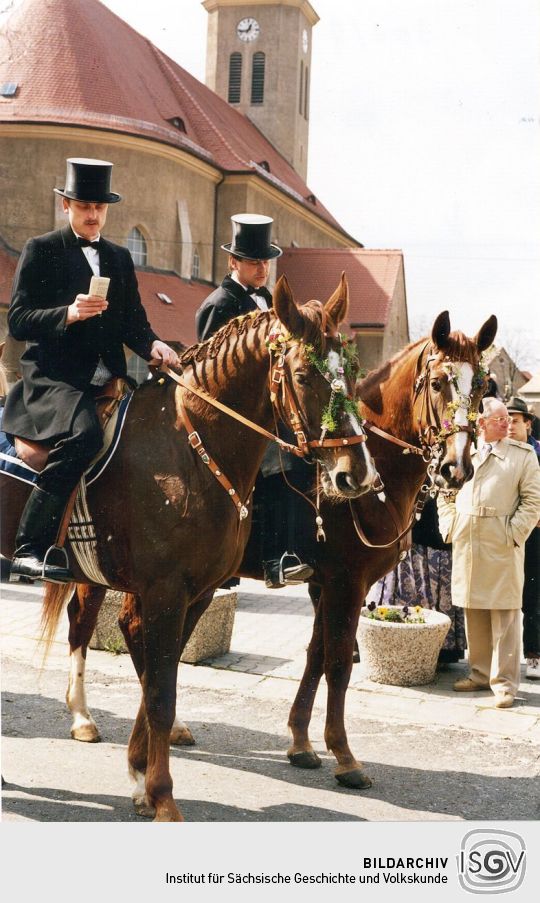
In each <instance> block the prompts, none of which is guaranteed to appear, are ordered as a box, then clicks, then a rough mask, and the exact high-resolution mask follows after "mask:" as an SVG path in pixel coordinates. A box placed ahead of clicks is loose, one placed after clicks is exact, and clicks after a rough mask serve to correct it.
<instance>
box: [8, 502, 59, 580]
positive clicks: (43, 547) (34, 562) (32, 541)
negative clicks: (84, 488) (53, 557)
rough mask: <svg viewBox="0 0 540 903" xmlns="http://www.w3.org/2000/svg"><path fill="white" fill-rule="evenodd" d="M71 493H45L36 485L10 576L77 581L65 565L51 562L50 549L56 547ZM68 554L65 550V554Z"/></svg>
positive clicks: (22, 519)
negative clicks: (67, 494) (49, 559)
mask: <svg viewBox="0 0 540 903" xmlns="http://www.w3.org/2000/svg"><path fill="white" fill-rule="evenodd" d="M68 498H69V496H66V495H65V494H62V495H58V494H56V493H52V492H45V490H43V489H39V487H37V486H35V487H34V489H33V490H32V493H31V495H30V498H29V499H28V501H27V503H26V505H25V507H24V510H23V513H22V516H21V520H20V523H19V529H18V531H17V536H16V539H15V544H16V549H15V555H14V556H13V562H12V564H11V576H10V579H11V580H14V578H15V581H16V580H17V579H18V578H19V577H26V578H28V579H30V580H50V581H51V582H52V583H71V582H72V581H74V580H75V578H74V576H73V574H72V573H71V571H70V570H69V568H68V567H67V558H66V559H65V564H64V565H58V564H53V563H52V562H51V563H49V561H48V558H47V556H48V552H49V551H50V549H51V546H54V545H55V543H56V539H57V536H58V532H59V530H60V525H61V523H62V519H63V517H64V512H65V510H66V505H67V502H68ZM64 554H65V553H64Z"/></svg>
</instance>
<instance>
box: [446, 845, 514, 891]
mask: <svg viewBox="0 0 540 903" xmlns="http://www.w3.org/2000/svg"><path fill="white" fill-rule="evenodd" d="M457 860H458V875H459V883H460V884H461V886H462V888H463V890H466V891H468V892H469V893H471V894H504V893H508V892H509V891H513V890H516V888H518V887H519V886H520V884H521V883H522V881H523V878H524V877H525V867H526V850H525V842H524V840H523V838H522V837H520V836H519V834H514V833H512V832H511V831H495V830H491V831H490V830H475V831H469V833H468V834H466V835H465V837H464V838H463V840H462V841H461V849H460V851H459V855H458V857H457Z"/></svg>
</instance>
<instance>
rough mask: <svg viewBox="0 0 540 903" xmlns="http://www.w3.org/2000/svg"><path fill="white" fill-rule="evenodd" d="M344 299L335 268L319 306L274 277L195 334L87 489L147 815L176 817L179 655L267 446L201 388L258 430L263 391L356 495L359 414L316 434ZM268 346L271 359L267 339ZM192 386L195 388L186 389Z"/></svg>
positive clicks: (54, 604) (142, 393)
mask: <svg viewBox="0 0 540 903" xmlns="http://www.w3.org/2000/svg"><path fill="white" fill-rule="evenodd" d="M347 303H348V288H347V284H346V280H345V279H344V277H342V280H341V283H340V285H339V286H338V288H337V290H336V292H335V293H334V294H333V295H332V297H331V298H330V299H329V301H328V302H327V303H326V305H324V306H323V305H322V304H320V303H319V302H318V301H310V302H308V303H307V304H306V305H304V307H303V308H302V309H299V308H297V307H296V305H295V303H294V299H293V297H292V294H291V292H290V289H289V287H288V284H287V281H286V279H284V278H283V277H282V278H281V279H280V280H279V282H278V284H277V285H276V288H275V292H274V310H271V311H267V312H258V313H256V314H255V315H246V316H244V317H239V318H237V319H235V320H232V321H230V322H229V323H228V324H227V325H226V326H224V327H223V328H222V329H221V330H220V331H219V332H218V333H216V335H215V336H214V337H213V338H212V339H210V340H209V341H208V342H205V343H203V344H202V345H195V346H193V347H192V348H190V349H188V350H187V351H185V352H184V353H183V355H182V357H181V364H182V369H183V375H182V377H181V379H183V380H184V385H185V383H186V381H187V383H188V384H189V385H190V387H192V389H191V390H190V391H187V390H186V389H185V388H184V387H179V386H178V385H177V383H176V382H175V381H174V380H172V379H165V378H163V379H159V380H152V381H151V382H150V383H148V384H145V385H144V386H142V387H141V388H140V389H138V390H136V391H135V392H134V394H133V398H132V400H131V403H130V406H129V408H128V413H127V417H126V421H125V426H124V432H123V436H122V441H121V443H120V445H119V447H118V448H117V450H116V452H115V454H114V456H113V458H112V460H111V463H110V464H109V465H108V467H107V468H106V470H105V471H104V472H103V474H102V475H101V477H100V478H99V480H96V482H95V483H93V484H92V485H91V486H90V487H89V489H88V508H89V511H90V514H91V516H92V519H93V521H94V524H95V532H96V537H97V557H98V563H99V567H100V569H101V572H102V574H103V575H104V576H105V580H106V583H107V585H108V586H111V587H114V588H116V589H120V590H124V591H126V592H131V593H134V594H136V599H137V606H136V611H135V612H134V620H133V622H132V623H131V624H130V625H129V628H128V629H127V631H126V633H127V642H128V646H129V651H130V653H131V657H132V659H133V663H134V665H135V669H136V671H137V674H138V676H139V678H140V681H141V685H142V701H141V705H140V709H139V712H138V715H137V718H136V722H135V726H134V728H133V731H132V734H131V737H130V741H129V749H128V761H129V769H130V774H131V776H132V778H133V779H134V781H135V785H136V787H135V792H134V796H133V798H134V803H135V807H136V809H137V811H138V812H139V813H140V814H146V815H154V814H155V819H156V820H157V821H179V820H181V816H180V813H179V811H178V809H177V807H176V804H175V802H174V800H173V796H172V780H171V776H170V772H169V761H168V759H169V737H170V732H171V728H172V725H173V720H174V714H175V705H176V681H177V668H178V660H179V657H180V654H181V650H182V648H183V645H184V643H185V641H186V639H187V637H189V635H190V633H191V630H192V626H193V624H194V623H195V622H196V620H197V618H198V617H199V615H200V613H201V611H202V610H204V608H205V607H206V605H207V604H208V601H209V599H208V596H210V598H211V595H212V592H213V591H214V590H215V588H216V587H218V586H220V585H221V584H222V583H223V581H224V580H225V579H227V578H228V577H229V576H230V575H232V574H234V573H235V572H236V570H237V569H238V566H239V564H240V561H241V559H242V555H243V551H244V547H245V544H246V541H247V538H248V535H249V528H250V518H249V508H250V497H251V492H252V489H253V484H254V482H255V478H256V475H257V472H258V470H259V467H260V463H261V459H262V456H263V453H264V449H265V447H266V445H267V443H268V439H267V437H266V435H263V436H261V435H260V433H258V432H255V431H254V430H252V429H247V428H246V426H245V425H244V424H245V421H244V422H240V423H239V422H238V421H237V419H233V418H232V417H230V416H223V414H222V413H220V412H219V411H218V410H216V408H215V406H212V405H211V404H210V403H209V402H208V401H206V400H205V397H208V396H211V397H213V398H214V399H215V400H217V402H218V404H219V403H221V404H222V405H226V406H228V407H229V408H233V409H234V411H235V412H236V415H237V417H238V416H242V417H244V418H247V420H249V421H250V422H254V423H255V424H257V425H259V426H262V427H263V429H266V430H268V429H269V428H270V427H271V426H272V424H273V422H274V416H275V415H273V410H272V399H271V389H272V388H274V389H275V390H276V391H277V393H278V395H279V398H277V399H275V400H276V402H277V409H278V412H279V414H280V416H281V417H283V418H286V419H287V422H288V423H289V424H290V423H291V422H292V423H293V424H294V423H296V427H295V431H296V434H297V438H298V441H299V443H300V444H301V445H302V446H304V447H306V448H307V446H308V445H310V446H312V445H315V444H316V446H317V447H316V448H314V449H313V451H312V453H313V455H314V456H315V457H316V458H317V459H318V460H319V461H320V463H321V466H322V467H323V469H325V471H326V472H327V473H328V479H329V481H330V482H331V485H332V487H333V492H334V493H335V494H336V497H338V498H343V499H344V498H349V497H354V496H356V495H359V494H361V493H362V492H364V491H367V490H368V489H369V488H370V486H371V484H372V482H373V479H374V477H375V470H374V467H373V463H372V461H371V460H370V458H369V454H368V452H367V451H366V447H365V442H364V441H363V440H365V434H364V433H363V431H362V430H361V426H360V424H359V421H358V420H357V418H356V417H355V416H353V415H351V414H350V412H348V411H347V409H346V408H345V407H343V409H342V410H340V412H339V416H338V419H339V426H338V433H339V434H341V435H340V438H339V439H338V438H336V439H333V440H324V441H323V442H321V443H320V444H319V439H320V437H321V422H322V415H323V411H324V409H325V408H326V407H327V406H328V404H329V403H330V398H331V396H332V394H334V395H335V386H334V385H333V381H332V379H331V376H332V375H333V369H335V362H336V361H337V362H338V364H339V362H340V361H342V360H343V359H344V356H345V348H344V341H343V340H342V338H341V336H340V335H339V334H338V333H337V332H336V327H337V324H338V323H339V322H340V321H341V320H342V319H343V318H344V317H345V315H346V310H347ZM276 342H277V343H278V349H279V354H278V356H277V360H276V361H275V364H276V367H275V369H274V357H273V353H272V352H271V350H270V347H269V346H271V347H274V346H275V345H276ZM280 342H281V344H279V343H280ZM314 358H315V359H316V361H318V362H319V367H317V366H316V365H315V364H314V363H313V359H314ZM321 361H322V362H323V363H324V364H325V367H321V366H320V362H321ZM355 367H356V364H354V365H353V364H351V366H350V367H348V371H347V373H346V374H343V376H342V377H341V379H340V383H341V386H342V390H343V392H344V393H345V392H347V391H348V392H349V393H352V392H354V383H355V379H356V375H357V372H358V371H357V368H356V373H355ZM321 371H322V372H321ZM269 372H270V376H271V379H270V380H269ZM276 374H277V376H276ZM196 390H198V391H199V392H205V393H206V396H205V395H204V394H203V395H202V397H201V396H200V395H196V394H193V393H194V392H195V391H196ZM282 392H283V394H282ZM187 434H189V437H188V435H187ZM188 438H189V441H188ZM203 443H204V446H205V447H203ZM190 446H191V447H190ZM196 452H197V453H196ZM213 455H215V458H216V461H214V460H213V458H212V456H213ZM216 462H217V464H216ZM224 479H225V481H226V482H225V488H224V485H223V480H224ZM2 480H3V483H4V485H3V504H2V510H3V514H4V523H3V525H2V526H3V529H2V541H3V543H4V547H3V549H2V552H3V553H4V554H6V555H8V557H9V556H10V555H11V554H12V552H13V544H14V534H15V530H16V524H17V517H18V515H19V513H20V511H21V508H22V504H23V502H24V492H26V494H27V492H28V487H27V485H26V484H24V483H21V482H19V481H17V480H15V479H12V478H10V477H7V476H5V475H4V474H2ZM21 487H22V489H21ZM67 551H68V555H69V560H70V566H71V567H72V568H73V572H74V573H75V575H76V578H77V581H78V582H80V583H87V584H88V583H91V582H92V581H91V580H89V579H88V578H87V577H86V576H85V574H83V573H82V572H81V570H80V568H79V566H78V564H77V561H76V559H75V557H74V556H73V554H72V549H71V548H70V547H69V545H68V548H67ZM71 591H72V587H69V586H68V587H65V586H62V587H59V586H53V585H51V584H49V585H48V587H47V590H46V593H45V598H44V603H43V620H44V637H45V639H46V640H47V641H51V640H52V637H53V636H54V632H55V629H56V627H57V624H58V620H59V617H60V614H61V611H62V607H63V604H64V602H65V601H66V599H67V597H68V595H69V594H70V593H71ZM207 600H208V601H207Z"/></svg>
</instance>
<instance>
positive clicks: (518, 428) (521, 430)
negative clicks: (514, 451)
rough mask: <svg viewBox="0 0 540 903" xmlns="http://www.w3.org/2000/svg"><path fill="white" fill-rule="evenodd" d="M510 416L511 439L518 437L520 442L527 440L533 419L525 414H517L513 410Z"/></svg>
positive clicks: (509, 431)
mask: <svg viewBox="0 0 540 903" xmlns="http://www.w3.org/2000/svg"><path fill="white" fill-rule="evenodd" d="M509 416H510V426H509V428H508V435H509V436H510V438H511V439H516V440H517V441H518V442H526V441H527V439H528V437H529V433H530V428H531V421H530V420H529V418H528V417H525V416H524V415H523V414H517V413H516V412H515V411H512V413H511V414H510V415H509Z"/></svg>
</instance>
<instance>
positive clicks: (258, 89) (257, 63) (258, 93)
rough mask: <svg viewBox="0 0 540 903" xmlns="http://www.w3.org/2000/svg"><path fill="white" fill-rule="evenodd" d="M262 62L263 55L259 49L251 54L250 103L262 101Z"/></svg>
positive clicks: (263, 59)
mask: <svg viewBox="0 0 540 903" xmlns="http://www.w3.org/2000/svg"><path fill="white" fill-rule="evenodd" d="M264 62H265V55H264V53H261V52H260V51H259V52H257V53H254V54H253V61H252V66H251V103H252V104H257V103H263V101H264Z"/></svg>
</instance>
